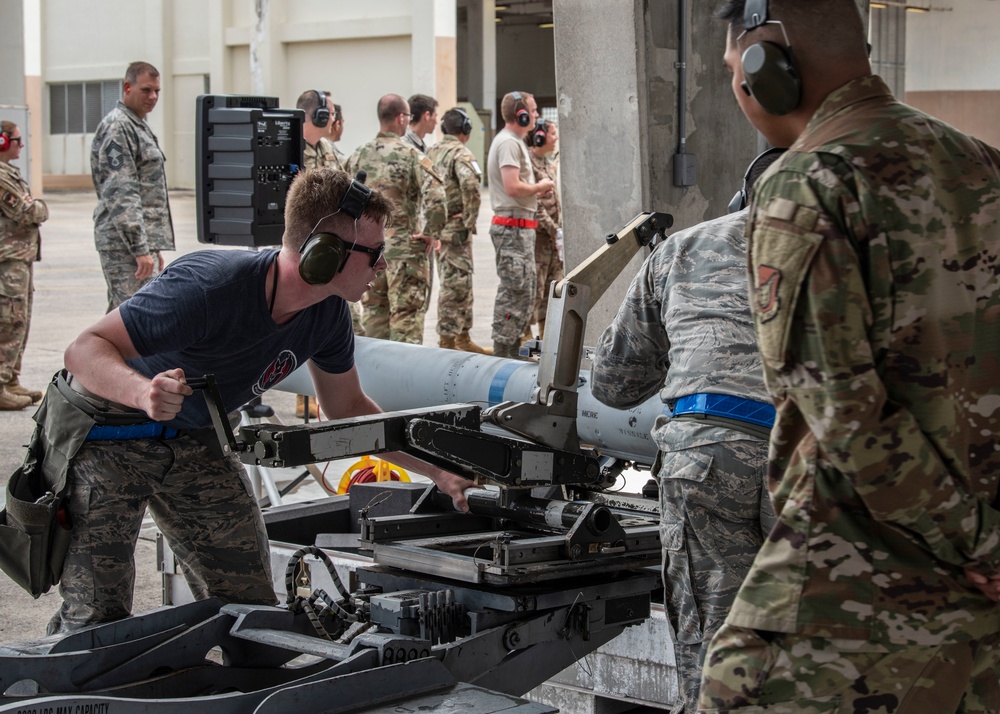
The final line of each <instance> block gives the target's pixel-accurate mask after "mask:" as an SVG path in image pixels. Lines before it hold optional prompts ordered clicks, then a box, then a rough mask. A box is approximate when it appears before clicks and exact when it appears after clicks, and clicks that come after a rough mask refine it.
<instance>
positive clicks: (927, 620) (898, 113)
mask: <svg viewBox="0 0 1000 714" xmlns="http://www.w3.org/2000/svg"><path fill="white" fill-rule="evenodd" d="M762 5H764V3H761V2H759V0H755V1H754V2H747V3H744V2H743V0H729V1H728V2H726V3H725V5H724V7H723V8H722V10H721V11H720V16H721V17H723V18H724V19H725V20H727V21H728V22H729V32H728V39H727V44H726V51H725V54H724V61H725V63H726V65H727V66H728V67H729V69H730V70H731V71H732V73H733V92H734V94H735V96H736V99H737V102H738V103H739V105H740V108H741V109H742V110H743V112H744V114H746V116H747V118H748V119H749V120H750V121H751V123H752V124H753V125H754V126H755V127H756V128H757V129H758V130H759V131H760V132H761V133H762V134H763V135H764V137H765V138H766V139H767V140H768V141H769V142H771V143H774V144H782V145H787V146H789V147H790V148H789V150H788V152H787V153H786V154H785V155H784V156H783V157H782V158H781V159H780V160H779V161H778V162H777V163H776V164H775V165H774V166H772V167H771V170H770V171H768V173H767V174H766V175H765V176H764V177H763V178H762V179H761V181H760V182H759V184H758V186H757V189H756V192H755V195H754V198H753V201H752V204H751V206H750V220H749V223H748V234H749V240H748V249H749V256H750V260H749V263H750V271H751V281H752V283H751V285H752V293H751V294H752V299H751V306H752V308H753V315H754V321H755V326H756V331H757V338H758V343H759V345H760V351H761V357H762V361H763V364H764V376H765V381H766V384H767V387H768V389H769V391H770V392H771V393H772V395H773V397H774V399H775V403H776V404H777V408H778V412H777V420H776V424H775V428H774V433H773V434H772V439H771V452H770V459H771V463H770V469H769V478H770V490H771V494H772V497H773V501H774V507H775V512H776V514H777V524H776V525H775V528H774V530H773V531H772V534H771V537H770V538H769V539H768V540H767V541H766V542H765V543H764V545H763V546H762V548H761V550H760V553H759V554H758V556H757V559H756V561H755V562H754V565H753V567H752V568H751V569H750V572H749V573H748V575H747V578H746V580H745V581H744V584H743V587H742V588H741V589H740V592H739V594H738V595H737V599H736V602H735V603H734V605H733V609H732V611H731V613H730V615H729V618H728V619H727V621H726V624H725V625H724V626H723V627H722V629H720V630H719V632H718V634H717V635H716V636H715V639H714V640H713V642H712V646H711V649H710V651H709V654H708V659H707V660H706V662H707V664H706V667H705V676H704V681H703V684H702V691H701V702H700V704H701V706H702V707H703V708H704V709H705V711H709V712H715V711H720V712H721V711H727V712H728V711H732V710H735V709H739V708H740V707H746V708H748V711H763V710H765V709H766V710H767V711H769V712H770V711H774V712H793V711H794V712H797V713H799V714H801V713H805V714H813V713H816V712H834V711H835V712H862V711H863V712H875V711H877V712H886V713H894V714H899V713H901V712H957V711H961V712H983V713H985V712H997V711H1000V686H998V679H1000V606H998V604H997V601H998V600H1000V588H998V585H1000V510H998V499H997V496H998V491H1000V449H998V448H997V434H998V433H1000V380H998V379H997V358H996V353H997V345H998V344H1000V277H998V275H1000V273H998V271H997V266H998V265H1000V151H997V150H996V149H993V148H991V147H988V146H986V145H984V144H983V143H981V142H979V141H977V140H975V139H972V138H970V137H968V136H966V135H964V134H962V133H960V132H959V131H957V130H955V129H954V128H952V127H950V126H948V125H946V124H944V123H943V122H940V121H938V120H936V119H934V118H932V117H929V116H926V115H924V114H922V113H920V112H918V111H917V110H915V109H913V108H911V107H908V106H906V105H905V104H902V103H900V102H898V101H896V100H895V99H894V98H893V97H892V95H891V93H890V91H889V89H888V87H887V86H886V85H885V83H884V82H883V81H882V80H881V79H880V78H879V77H876V76H874V75H872V74H871V66H870V64H869V61H868V56H867V48H866V46H865V41H866V34H865V30H864V26H863V23H862V20H861V17H860V16H859V13H858V10H857V5H856V3H855V2H854V0H810V2H808V3H803V2H800V1H798V0H795V1H792V0H772V1H771V2H770V3H767V5H768V7H762ZM744 11H746V12H744ZM765 21H766V22H767V24H763V23H764V22H765ZM778 23H780V24H778ZM786 37H787V38H788V40H789V41H790V42H791V43H792V45H793V46H794V50H793V55H794V62H795V63H796V65H797V70H796V74H797V76H798V78H800V80H801V91H800V92H798V91H790V90H795V89H796V88H797V87H796V85H795V84H794V83H785V85H784V86H783V87H779V88H777V91H775V89H776V86H775V81H774V80H777V79H780V77H781V73H780V72H769V73H765V75H766V76H765V75H756V74H753V73H751V74H750V75H749V76H748V73H747V72H745V71H744V69H745V68H744V64H743V62H741V57H742V56H743V53H744V52H747V51H749V50H750V47H751V46H752V45H754V44H755V43H762V42H767V43H774V45H775V46H776V47H778V48H785V46H786V39H785V38H786ZM757 51H758V50H757V49H754V50H752V51H750V59H753V55H754V53H757ZM768 79H770V80H771V82H770V83H768ZM748 80H749V81H748ZM758 81H760V82H764V84H757V82H758ZM744 82H747V84H746V85H743V83H744ZM741 85H743V86H745V87H746V90H747V91H744V89H743V86H741Z"/></svg>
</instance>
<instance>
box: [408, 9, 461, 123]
mask: <svg viewBox="0 0 1000 714" xmlns="http://www.w3.org/2000/svg"><path fill="white" fill-rule="evenodd" d="M456 12H457V9H456V6H455V0H413V39H412V58H413V61H412V62H411V64H410V66H411V68H412V70H411V71H412V73H413V74H412V88H413V92H414V93H420V94H428V95H430V96H432V97H434V98H435V99H437V100H438V103H439V109H438V112H439V114H441V113H444V112H445V111H447V110H448V109H450V108H451V107H453V106H455V102H456V101H457V85H458V82H457V74H456V73H457V70H456V66H457V56H456V51H457V50H456V46H455V32H456V18H455V15H456Z"/></svg>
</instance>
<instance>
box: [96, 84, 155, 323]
mask: <svg viewBox="0 0 1000 714" xmlns="http://www.w3.org/2000/svg"><path fill="white" fill-rule="evenodd" d="M165 161H166V157H165V156H164V155H163V152H162V151H161V150H160V145H159V144H158V143H157V141H156V136H155V135H154V134H153V130H152V129H150V128H149V125H148V124H147V123H146V122H145V121H143V120H142V119H140V118H139V116H138V115H137V114H136V113H135V112H133V111H132V110H131V109H129V108H128V107H126V106H125V105H124V104H123V103H122V102H118V105H117V106H116V107H115V108H114V109H112V110H111V111H110V112H108V115H107V116H106V117H104V119H103V120H102V121H101V123H100V125H99V126H98V127H97V133H95V134H94V142H93V144H91V148H90V174H91V178H93V180H94V188H95V189H96V190H97V208H95V209H94V243H95V244H96V246H97V253H98V255H99V256H100V257H101V267H102V268H103V270H104V279H105V280H106V281H107V284H108V312H111V311H112V310H114V309H115V308H116V307H118V305H120V304H121V303H122V302H124V301H125V300H127V299H128V298H130V297H131V296H132V295H133V294H135V291H136V290H138V289H139V288H141V287H142V286H143V285H145V284H146V283H148V282H149V281H150V280H152V277H153V276H151V277H149V278H146V279H144V280H138V279H136V277H135V270H136V262H135V258H136V256H138V255H149V254H151V253H156V252H158V251H163V250H173V249H174V226H173V223H172V221H171V218H170V202H169V200H168V198H167V175H166V173H165V171H164V162H165ZM154 275H155V272H154Z"/></svg>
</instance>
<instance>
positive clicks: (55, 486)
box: [0, 372, 94, 598]
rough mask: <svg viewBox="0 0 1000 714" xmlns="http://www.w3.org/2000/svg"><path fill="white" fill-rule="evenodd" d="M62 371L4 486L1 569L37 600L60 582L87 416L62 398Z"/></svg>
mask: <svg viewBox="0 0 1000 714" xmlns="http://www.w3.org/2000/svg"><path fill="white" fill-rule="evenodd" d="M59 380H62V384H63V385H64V384H65V373H64V372H60V373H59V374H57V375H56V377H55V378H54V379H53V381H52V383H51V384H49V387H48V390H47V391H46V393H45V398H44V399H43V400H42V403H41V405H40V406H39V407H38V411H37V412H36V413H35V415H34V417H33V418H34V420H35V422H36V423H37V426H36V427H35V431H34V434H33V435H32V437H31V442H30V443H29V444H28V453H27V454H26V455H25V457H24V463H23V464H22V465H21V466H20V467H19V468H18V469H17V470H16V471H14V473H13V474H12V475H11V477H10V479H9V480H8V481H7V501H6V505H5V508H4V509H3V510H2V511H0V570H3V571H4V572H5V573H7V575H8V576H10V578H11V579H12V580H13V581H14V582H15V583H17V584H18V585H20V586H21V587H22V588H24V589H25V590H27V591H28V592H29V593H31V595H32V597H35V598H37V597H39V596H40V595H42V594H43V593H46V592H48V591H49V589H51V588H52V586H53V585H55V584H56V583H58V582H59V578H60V577H61V575H62V567H63V561H64V560H65V557H66V551H67V549H68V548H69V543H70V538H71V536H72V516H71V514H69V513H68V511H67V509H66V505H67V504H66V501H67V493H68V491H69V487H68V483H67V471H68V469H69V462H70V460H71V459H72V458H73V456H75V455H76V452H77V451H79V449H80V446H81V445H82V444H83V441H84V439H85V438H86V436H87V433H88V432H89V431H90V427H92V426H93V425H94V419H93V417H91V416H88V415H87V414H85V413H83V412H81V411H80V410H79V409H78V408H76V407H75V406H73V405H72V404H70V403H69V402H68V401H67V400H66V399H65V398H64V397H63V396H62V394H61V393H60V390H59V388H58V383H59Z"/></svg>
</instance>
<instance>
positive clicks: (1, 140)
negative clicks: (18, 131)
mask: <svg viewBox="0 0 1000 714" xmlns="http://www.w3.org/2000/svg"><path fill="white" fill-rule="evenodd" d="M9 148H10V135H9V134H8V133H7V132H5V131H0V151H7V150H8V149H9Z"/></svg>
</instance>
